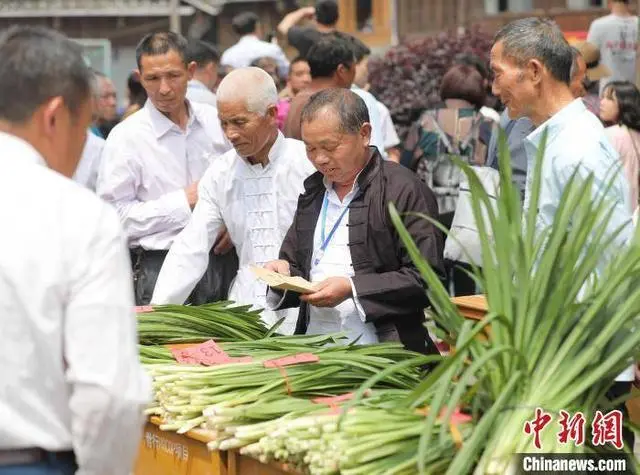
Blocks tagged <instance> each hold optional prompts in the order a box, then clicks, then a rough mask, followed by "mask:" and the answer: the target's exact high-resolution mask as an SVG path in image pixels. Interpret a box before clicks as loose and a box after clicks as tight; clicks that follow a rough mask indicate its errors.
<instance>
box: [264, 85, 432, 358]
mask: <svg viewBox="0 0 640 475" xmlns="http://www.w3.org/2000/svg"><path fill="white" fill-rule="evenodd" d="M301 123H302V139H303V141H304V142H305V145H306V148H307V155H308V157H309V159H310V160H311V161H312V162H313V164H314V166H315V167H316V169H317V170H318V172H317V173H315V174H313V175H311V176H310V177H309V178H308V179H307V180H306V181H305V192H304V194H303V195H301V197H300V199H299V201H298V208H297V210H296V214H295V216H294V220H293V224H292V225H291V228H290V229H289V232H288V233H287V236H286V237H285V240H284V242H283V244H282V248H281V250H280V260H277V261H273V262H270V263H268V264H267V265H266V266H265V267H266V268H267V269H270V270H272V271H275V272H278V273H281V274H285V275H292V276H301V277H303V278H305V279H308V280H310V281H311V282H313V283H314V284H316V291H315V292H313V293H311V294H306V295H302V296H301V295H300V294H297V293H293V292H287V293H285V294H282V293H278V292H277V291H275V290H273V289H271V290H270V291H269V302H270V303H271V304H272V305H273V307H274V308H288V307H294V306H298V305H300V315H299V318H298V326H297V329H296V332H297V333H307V334H319V333H330V332H334V331H344V332H346V333H347V335H348V336H349V337H350V338H357V337H360V340H359V343H374V342H378V341H401V342H402V343H403V344H404V345H405V347H406V348H408V349H411V350H414V351H419V352H422V353H436V352H437V350H436V348H435V345H434V344H433V342H432V341H431V339H430V338H429V336H428V334H427V332H426V330H425V328H424V308H425V307H426V306H427V305H428V299H427V295H426V289H425V283H424V282H423V280H422V279H421V277H420V273H419V272H418V270H417V269H416V267H415V265H414V264H413V262H412V261H411V259H410V257H409V255H408V253H407V251H406V249H405V248H404V246H403V244H402V242H401V240H400V237H399V235H398V233H397V231H396V229H395V228H394V226H393V224H392V222H391V219H390V216H389V211H388V204H389V203H390V202H393V203H394V204H395V206H396V208H397V209H398V211H399V212H400V213H401V214H402V215H403V219H404V224H405V226H406V227H407V230H408V231H409V233H410V234H411V236H412V238H413V240H414V241H415V243H416V245H417V246H418V248H419V249H420V251H421V253H422V255H423V256H424V257H425V259H427V261H428V262H429V264H430V265H431V266H432V267H433V268H434V269H435V270H436V271H437V272H438V273H439V274H441V275H442V274H443V261H442V252H443V242H442V235H441V233H440V232H439V231H438V230H437V229H436V227H435V226H434V225H433V224H431V222H429V221H427V220H426V219H424V218H421V217H417V216H415V215H413V214H412V215H406V214H405V213H408V212H411V213H422V214H424V215H427V216H432V217H436V216H438V207H437V204H436V200H435V197H434V195H433V193H432V192H431V190H430V189H429V188H428V187H427V186H426V185H425V184H424V183H423V182H422V181H420V179H418V177H417V176H416V175H415V174H414V173H412V172H411V171H410V170H408V169H406V168H404V167H402V166H400V165H398V164H396V163H391V162H388V161H384V160H383V159H382V157H381V156H380V152H379V151H378V149H376V148H375V147H371V146H369V141H370V137H371V125H370V124H369V115H368V112H367V106H366V105H365V103H364V101H363V100H362V99H361V98H360V97H359V96H358V95H356V94H354V93H353V92H351V91H349V90H347V89H326V90H323V91H320V92H318V93H316V94H314V95H313V96H312V97H311V98H310V100H309V102H308V104H307V105H306V106H305V107H304V110H303V112H302V118H301Z"/></svg>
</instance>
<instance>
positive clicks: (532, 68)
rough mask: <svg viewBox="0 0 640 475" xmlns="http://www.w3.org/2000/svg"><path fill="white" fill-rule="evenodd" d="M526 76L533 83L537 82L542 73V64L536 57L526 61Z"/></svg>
mask: <svg viewBox="0 0 640 475" xmlns="http://www.w3.org/2000/svg"><path fill="white" fill-rule="evenodd" d="M526 74H527V77H528V78H529V80H530V81H531V82H533V84H536V85H537V84H539V83H540V81H542V75H543V74H544V65H543V64H542V63H541V62H540V61H539V60H537V59H530V60H529V62H528V63H527V72H526Z"/></svg>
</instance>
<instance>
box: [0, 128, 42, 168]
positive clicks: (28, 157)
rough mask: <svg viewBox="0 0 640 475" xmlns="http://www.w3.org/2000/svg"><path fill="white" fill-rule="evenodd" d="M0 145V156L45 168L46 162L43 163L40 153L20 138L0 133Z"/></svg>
mask: <svg viewBox="0 0 640 475" xmlns="http://www.w3.org/2000/svg"><path fill="white" fill-rule="evenodd" d="M0 144H1V145H0V149H2V154H3V155H5V156H7V157H12V156H13V157H16V159H19V160H20V161H21V162H23V163H32V164H34V165H41V166H45V167H46V166H47V162H45V160H44V157H43V156H42V155H40V152H38V151H37V150H36V149H35V148H34V147H33V145H31V144H30V143H29V142H27V141H25V140H23V139H21V138H20V137H16V136H15V135H12V134H7V133H5V132H0Z"/></svg>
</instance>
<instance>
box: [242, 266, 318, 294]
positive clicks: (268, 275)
mask: <svg viewBox="0 0 640 475" xmlns="http://www.w3.org/2000/svg"><path fill="white" fill-rule="evenodd" d="M251 270H252V271H253V273H254V274H255V275H256V276H257V277H258V279H260V280H261V281H263V282H264V283H265V284H267V285H268V286H269V287H273V288H274V289H280V290H291V291H292V292H298V293H301V294H310V293H313V292H315V286H314V284H312V283H311V282H309V281H308V280H306V279H303V278H302V277H291V276H288V275H282V274H278V273H277V272H273V271H270V270H268V269H265V268H264V267H256V266H251Z"/></svg>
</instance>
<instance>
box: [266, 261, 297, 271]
mask: <svg viewBox="0 0 640 475" xmlns="http://www.w3.org/2000/svg"><path fill="white" fill-rule="evenodd" d="M264 268H265V269H267V270H270V271H271V272H277V273H278V274H282V275H291V269H290V268H289V263H288V262H287V261H285V260H282V259H279V260H277V261H271V262H267V263H266V264H265V265H264Z"/></svg>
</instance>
